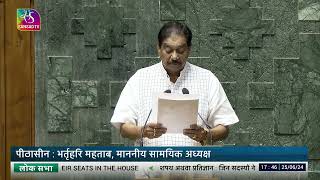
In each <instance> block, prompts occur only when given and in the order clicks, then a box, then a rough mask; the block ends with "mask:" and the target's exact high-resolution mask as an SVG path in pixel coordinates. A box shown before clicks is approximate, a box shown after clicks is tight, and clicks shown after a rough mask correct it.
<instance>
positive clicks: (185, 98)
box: [155, 93, 199, 133]
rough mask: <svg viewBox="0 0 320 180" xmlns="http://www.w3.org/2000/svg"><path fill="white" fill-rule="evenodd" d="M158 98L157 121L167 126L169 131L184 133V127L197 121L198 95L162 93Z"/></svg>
mask: <svg viewBox="0 0 320 180" xmlns="http://www.w3.org/2000/svg"><path fill="white" fill-rule="evenodd" d="M157 99H158V101H157V102H158V103H157V106H156V108H157V109H156V110H157V112H155V114H156V115H157V122H158V123H162V124H163V126H164V127H166V128H167V133H183V129H185V128H189V127H190V125H191V124H196V123H197V113H198V104H199V98H198V97H197V96H195V95H191V94H173V93H170V94H169V93H161V94H160V95H159V96H158V98H157Z"/></svg>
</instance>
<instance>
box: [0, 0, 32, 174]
mask: <svg viewBox="0 0 320 180" xmlns="http://www.w3.org/2000/svg"><path fill="white" fill-rule="evenodd" d="M4 7H5V11H4V12H5V14H4V21H5V26H4V38H5V39H4V59H3V61H2V62H3V63H2V64H4V67H2V68H4V70H5V74H4V84H5V89H4V91H5V94H4V96H5V108H4V109H5V113H4V114H5V118H4V119H5V152H6V153H5V157H6V165H5V167H6V170H5V171H6V178H5V179H10V168H9V167H10V147H12V146H30V145H34V37H33V33H32V32H21V31H18V30H17V27H16V26H17V24H16V11H17V8H30V7H32V1H31V0H24V1H21V0H5V1H4ZM2 109H3V108H2ZM1 111H3V110H1Z"/></svg>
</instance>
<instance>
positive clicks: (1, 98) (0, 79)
mask: <svg viewBox="0 0 320 180" xmlns="http://www.w3.org/2000/svg"><path fill="white" fill-rule="evenodd" d="M4 75H5V68H4V2H3V0H0V179H5V173H4V172H5V153H4V151H5V133H6V132H5V128H4V127H5V116H6V115H5V112H6V111H5V88H4V86H5V81H4V79H5V77H4Z"/></svg>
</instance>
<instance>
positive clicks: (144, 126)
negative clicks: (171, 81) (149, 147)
mask: <svg viewBox="0 0 320 180" xmlns="http://www.w3.org/2000/svg"><path fill="white" fill-rule="evenodd" d="M164 93H171V90H170V89H167V90H165V91H164ZM151 112H152V108H151V109H150V111H149V114H148V117H147V120H146V121H145V123H144V125H143V128H142V131H141V140H140V146H141V147H143V132H144V129H145V128H146V125H147V122H148V120H149V118H150V115H151Z"/></svg>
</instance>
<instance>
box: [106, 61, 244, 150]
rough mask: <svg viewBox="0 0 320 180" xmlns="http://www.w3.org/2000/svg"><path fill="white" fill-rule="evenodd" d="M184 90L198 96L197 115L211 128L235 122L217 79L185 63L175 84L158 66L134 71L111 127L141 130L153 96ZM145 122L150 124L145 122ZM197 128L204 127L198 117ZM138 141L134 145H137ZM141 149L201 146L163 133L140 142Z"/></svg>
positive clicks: (122, 94)
mask: <svg viewBox="0 0 320 180" xmlns="http://www.w3.org/2000/svg"><path fill="white" fill-rule="evenodd" d="M183 88H187V89H188V90H189V93H190V94H194V95H198V96H199V107H198V109H199V114H200V115H201V117H202V118H203V119H204V120H205V121H207V124H208V125H210V126H211V127H215V126H217V125H219V124H220V125H224V126H228V125H231V124H234V123H237V122H238V121H239V119H238V117H237V115H236V114H235V112H234V110H233V109H232V107H231V105H230V102H229V100H228V98H227V96H226V94H225V92H224V90H223V88H222V86H221V84H220V82H219V80H218V79H217V77H216V76H215V75H214V74H213V73H212V72H211V71H209V70H206V69H203V68H201V67H198V66H195V65H193V64H191V63H188V62H187V63H186V64H185V67H184V69H183V70H182V71H181V72H180V76H179V78H178V79H177V81H176V82H175V83H172V82H171V81H170V78H169V76H168V74H167V72H166V70H165V69H164V67H163V65H162V63H161V62H160V63H157V64H155V65H152V66H149V67H146V68H142V69H140V70H138V71H137V72H136V73H135V74H134V75H133V76H132V77H131V78H130V79H129V80H128V82H127V84H126V86H125V87H124V89H123V90H122V92H121V95H120V98H119V100H118V103H117V105H116V108H115V110H114V114H113V116H112V118H111V123H112V124H113V125H114V126H115V127H116V128H120V125H121V124H122V123H126V122H131V123H133V124H136V125H138V126H144V123H145V121H146V119H147V117H148V114H149V112H150V110H151V108H152V105H153V102H152V100H153V95H154V94H155V93H160V92H164V91H165V90H167V89H170V90H171V93H180V94H182V89H183ZM148 122H151V120H150V119H149V120H148ZM197 124H198V125H201V126H202V127H205V124H204V123H203V121H202V120H201V119H200V117H199V116H198V119H197ZM139 142H140V140H139V139H138V140H137V141H136V143H135V144H136V145H139ZM143 142H144V146H201V145H200V143H198V142H197V141H194V140H192V139H191V138H189V137H188V136H185V135H183V134H170V133H166V134H163V135H162V136H160V137H159V138H155V139H149V138H143Z"/></svg>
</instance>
